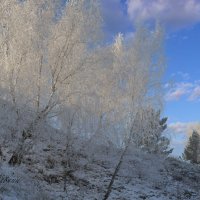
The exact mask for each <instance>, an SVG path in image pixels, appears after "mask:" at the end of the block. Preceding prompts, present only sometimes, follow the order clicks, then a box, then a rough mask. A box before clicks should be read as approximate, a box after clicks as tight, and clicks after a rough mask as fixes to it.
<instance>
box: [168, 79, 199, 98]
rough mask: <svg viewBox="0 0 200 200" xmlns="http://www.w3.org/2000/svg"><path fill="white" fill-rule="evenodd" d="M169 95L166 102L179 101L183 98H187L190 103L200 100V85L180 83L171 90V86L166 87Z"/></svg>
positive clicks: (197, 83)
mask: <svg viewBox="0 0 200 200" xmlns="http://www.w3.org/2000/svg"><path fill="white" fill-rule="evenodd" d="M165 89H167V90H168V91H167V93H166V96H165V99H166V101H177V100H180V99H181V98H182V97H185V98H186V100H189V101H198V100H200V83H199V81H195V82H193V83H192V82H180V83H176V84H174V85H173V86H172V87H171V88H170V86H168V87H165Z"/></svg>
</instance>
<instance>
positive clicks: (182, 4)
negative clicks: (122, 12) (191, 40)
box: [127, 0, 200, 28]
mask: <svg viewBox="0 0 200 200" xmlns="http://www.w3.org/2000/svg"><path fill="white" fill-rule="evenodd" d="M127 10H128V15H129V17H130V19H131V20H132V21H134V22H137V21H141V20H142V21H154V20H159V21H160V22H161V23H163V24H165V25H167V26H168V27H171V28H183V27H186V26H190V25H194V24H195V23H198V22H200V1H199V0H176V1H175V0H127Z"/></svg>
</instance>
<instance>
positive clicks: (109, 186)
mask: <svg viewBox="0 0 200 200" xmlns="http://www.w3.org/2000/svg"><path fill="white" fill-rule="evenodd" d="M128 147H129V142H128V144H127V145H126V147H125V149H124V151H123V152H122V155H121V157H120V159H119V162H118V164H117V165H116V167H115V171H114V173H113V175H112V178H111V180H110V183H109V185H108V187H107V191H106V194H105V196H104V198H103V200H107V199H108V197H109V196H110V193H111V191H112V185H113V183H114V181H115V177H116V175H117V173H118V172H119V170H120V167H121V164H122V162H123V158H124V155H125V154H126V152H127V149H128Z"/></svg>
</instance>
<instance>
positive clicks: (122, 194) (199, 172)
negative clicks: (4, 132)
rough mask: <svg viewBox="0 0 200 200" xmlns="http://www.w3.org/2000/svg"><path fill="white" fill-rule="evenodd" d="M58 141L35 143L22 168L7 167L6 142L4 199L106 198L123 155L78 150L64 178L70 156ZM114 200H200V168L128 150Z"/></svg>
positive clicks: (0, 189)
mask: <svg viewBox="0 0 200 200" xmlns="http://www.w3.org/2000/svg"><path fill="white" fill-rule="evenodd" d="M58 138H59V137H57V136H55V135H53V134H52V137H50V139H49V140H45V139H41V138H40V139H41V140H40V141H36V142H34V144H33V146H32V148H31V149H30V150H29V153H27V154H26V155H25V156H24V160H23V163H22V164H21V165H20V166H9V165H8V164H7V162H8V160H9V158H10V156H11V151H10V150H9V149H10V146H8V145H7V144H6V143H4V146H3V147H2V151H3V154H4V155H3V157H2V161H1V165H0V199H3V200H40V199H41V200H45V199H46V200H62V199H63V200H79V199H80V200H94V199H96V200H101V199H103V197H104V194H105V192H106V189H107V186H108V184H109V181H110V179H111V176H112V174H113V172H114V168H115V166H116V164H117V162H118V160H119V157H120V154H121V150H119V149H115V148H114V147H112V146H110V147H108V146H102V145H101V146H98V145H96V144H95V145H92V144H90V146H88V147H87V148H85V149H84V150H82V151H81V152H80V151H78V150H76V152H75V153H74V158H73V156H72V158H73V162H72V166H71V170H69V171H68V172H67V175H66V176H64V173H65V168H64V165H63V162H64V161H66V159H67V156H66V155H67V154H68V153H67V152H66V151H65V148H64V144H63V141H59V140H58ZM72 155H73V154H72ZM64 177H66V179H65V178H64ZM65 182H66V189H64V187H65ZM109 199H110V200H111V199H113V200H134V199H147V200H156V199H157V200H168V199H172V200H173V199H174V200H175V199H181V200H185V199H192V200H199V199H200V167H199V166H195V165H191V164H189V163H186V162H183V161H180V160H177V159H175V158H170V157H169V158H164V157H162V156H159V155H153V154H147V153H145V152H142V151H140V150H137V149H135V148H132V147H129V149H128V152H127V154H126V155H125V157H124V161H123V164H122V166H121V169H120V171H119V173H118V175H117V177H116V180H115V182H114V184H113V187H112V192H111V195H110V197H109Z"/></svg>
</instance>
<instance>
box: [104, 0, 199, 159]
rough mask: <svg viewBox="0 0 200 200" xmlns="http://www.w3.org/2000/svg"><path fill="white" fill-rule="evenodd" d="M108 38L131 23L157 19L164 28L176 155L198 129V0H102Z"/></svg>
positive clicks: (169, 114)
mask: <svg viewBox="0 0 200 200" xmlns="http://www.w3.org/2000/svg"><path fill="white" fill-rule="evenodd" d="M101 2H102V11H103V19H104V30H105V32H106V38H107V40H108V41H110V40H113V38H114V36H115V35H116V34H117V33H118V32H121V33H123V34H124V35H125V36H126V35H130V34H131V33H133V32H134V26H133V24H134V23H135V22H136V21H138V20H142V21H145V22H151V23H154V22H155V21H156V20H159V21H160V22H161V24H162V25H163V26H164V28H165V30H166V35H165V50H166V58H167V69H166V74H165V77H164V82H165V84H164V87H165V92H166V96H165V109H164V115H165V116H167V117H168V118H169V120H168V123H169V133H170V134H171V137H172V146H174V147H175V153H174V154H175V155H180V153H181V152H182V150H183V146H184V144H185V142H186V140H187V138H188V135H189V134H190V132H191V130H192V129H195V128H196V129H200V128H199V122H200V0H101Z"/></svg>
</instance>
